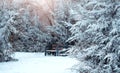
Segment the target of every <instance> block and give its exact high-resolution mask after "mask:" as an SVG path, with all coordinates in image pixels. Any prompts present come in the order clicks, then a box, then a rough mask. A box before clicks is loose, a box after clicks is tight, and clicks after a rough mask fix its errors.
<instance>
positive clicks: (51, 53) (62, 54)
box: [45, 49, 67, 56]
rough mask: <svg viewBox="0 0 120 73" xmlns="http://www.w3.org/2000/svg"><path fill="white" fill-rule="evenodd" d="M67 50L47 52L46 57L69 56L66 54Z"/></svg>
mask: <svg viewBox="0 0 120 73" xmlns="http://www.w3.org/2000/svg"><path fill="white" fill-rule="evenodd" d="M66 51H67V49H60V50H59V49H54V50H46V51H45V56H46V55H54V56H67V55H66V54H65V52H66Z"/></svg>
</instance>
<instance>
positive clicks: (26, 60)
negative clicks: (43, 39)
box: [0, 52, 78, 73]
mask: <svg viewBox="0 0 120 73" xmlns="http://www.w3.org/2000/svg"><path fill="white" fill-rule="evenodd" d="M14 57H15V58H17V59H19V61H15V62H13V61H11V62H3V63H0V73H74V71H72V70H71V68H72V66H73V65H74V64H76V63H77V62H78V61H77V60H76V59H74V58H70V57H60V56H56V57H55V56H44V54H43V53H24V52H22V53H19V52H17V53H15V54H14Z"/></svg>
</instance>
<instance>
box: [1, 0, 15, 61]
mask: <svg viewBox="0 0 120 73" xmlns="http://www.w3.org/2000/svg"><path fill="white" fill-rule="evenodd" d="M10 2H11V1H10ZM10 2H9V1H6V0H1V3H0V5H1V7H0V61H9V60H12V58H11V56H10V55H11V54H12V49H13V47H12V45H11V42H10V36H11V33H17V31H16V29H15V28H14V27H13V26H12V23H13V22H14V19H13V18H14V16H15V15H16V14H17V12H16V11H15V10H14V8H13V9H12V8H8V7H9V6H10V5H11V4H9V3H10Z"/></svg>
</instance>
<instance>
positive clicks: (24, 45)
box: [12, 3, 51, 52]
mask: <svg viewBox="0 0 120 73" xmlns="http://www.w3.org/2000/svg"><path fill="white" fill-rule="evenodd" d="M23 5H24V6H22V7H21V6H20V7H19V10H18V11H19V15H17V16H16V17H15V18H14V19H15V23H14V24H13V26H14V27H15V28H16V29H17V30H19V34H14V38H16V39H14V41H13V42H12V45H13V47H14V49H15V50H16V51H25V52H26V51H27V52H40V51H44V49H45V46H46V45H47V42H49V41H50V40H51V36H50V35H49V34H47V33H46V31H45V27H43V25H42V24H41V23H40V20H39V16H37V10H35V9H34V6H33V7H32V5H31V4H29V3H28V4H27V5H26V3H25V4H23Z"/></svg>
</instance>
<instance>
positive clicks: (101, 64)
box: [68, 0, 120, 73]
mask: <svg viewBox="0 0 120 73" xmlns="http://www.w3.org/2000/svg"><path fill="white" fill-rule="evenodd" d="M76 11H78V12H79V14H80V15H81V19H80V20H79V21H78V22H77V23H76V24H75V25H73V26H72V28H71V29H70V31H71V33H72V37H71V38H69V40H68V41H70V42H72V41H73V42H75V45H74V46H73V47H72V50H73V51H72V53H73V54H74V55H76V57H77V58H78V59H79V60H80V61H82V62H84V64H85V65H84V66H80V65H79V72H80V73H119V72H120V46H119V45H120V31H119V29H120V24H119V21H120V17H119V15H120V13H119V12H120V1H119V0H80V1H79V4H78V10H76Z"/></svg>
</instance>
